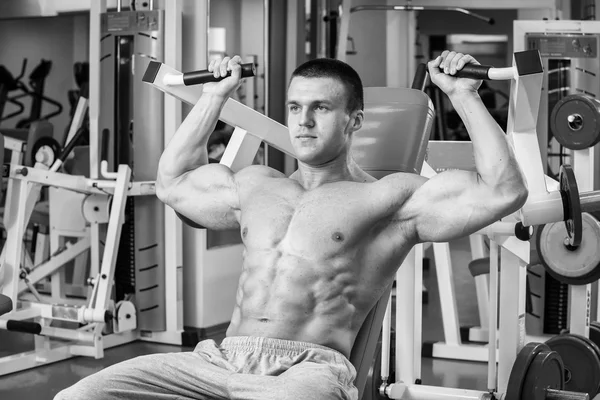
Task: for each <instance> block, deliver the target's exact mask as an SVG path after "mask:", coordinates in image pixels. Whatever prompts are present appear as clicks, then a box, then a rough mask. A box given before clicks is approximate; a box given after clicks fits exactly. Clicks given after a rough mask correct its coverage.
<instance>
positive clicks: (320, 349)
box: [58, 52, 527, 400]
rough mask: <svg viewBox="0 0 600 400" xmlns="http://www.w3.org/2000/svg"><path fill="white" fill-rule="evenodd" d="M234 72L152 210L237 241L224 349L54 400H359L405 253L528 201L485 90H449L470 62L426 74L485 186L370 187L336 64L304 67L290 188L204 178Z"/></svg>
mask: <svg viewBox="0 0 600 400" xmlns="http://www.w3.org/2000/svg"><path fill="white" fill-rule="evenodd" d="M240 61H241V60H240V58H239V57H237V56H236V57H233V58H231V59H229V58H225V59H223V60H222V61H221V62H212V63H211V64H210V66H209V70H211V71H213V72H214V75H215V76H216V77H220V76H225V75H226V74H227V71H228V70H230V71H231V77H227V78H225V79H223V80H222V81H220V82H219V83H215V84H210V85H208V84H207V85H205V87H204V93H203V95H202V96H201V98H200V99H199V100H198V103H197V104H196V105H195V106H194V108H193V110H192V111H191V112H190V114H189V115H188V117H187V118H186V119H185V121H184V122H183V123H182V124H181V127H180V128H179V130H178V131H177V133H176V134H175V136H174V137H173V139H172V140H171V142H170V143H169V145H168V146H167V148H166V149H165V151H164V153H163V155H162V157H161V160H160V165H159V170H158V180H157V195H158V197H159V198H160V199H161V200H162V201H163V202H165V203H166V204H168V205H169V206H171V207H172V208H173V209H174V210H176V211H177V212H179V213H180V214H182V215H184V216H185V217H187V218H189V219H191V220H192V221H194V222H196V223H198V224H200V225H202V226H205V227H208V228H211V229H229V228H239V229H240V230H241V235H242V238H243V242H244V246H245V252H244V264H243V267H242V274H241V277H240V280H239V287H238V291H237V301H236V306H235V309H234V311H233V316H232V318H231V324H230V326H229V328H228V330H227V337H226V338H225V339H224V340H223V342H222V343H221V344H220V345H217V344H216V343H215V342H214V341H212V340H207V341H203V342H201V343H199V344H198V345H197V347H196V349H195V350H194V351H193V352H187V353H173V354H160V355H149V356H143V357H138V358H136V359H133V360H130V361H126V362H123V363H121V364H117V365H115V366H112V367H110V368H107V369H106V370H103V371H101V372H99V373H97V374H95V375H92V376H91V377H87V378H85V379H83V380H82V381H81V382H80V383H78V384H77V385H75V386H74V387H72V388H70V389H68V390H66V391H64V392H63V393H62V394H61V395H59V396H58V398H60V399H109V398H110V399H116V398H127V399H142V398H146V397H148V396H150V397H152V398H157V399H184V398H185V399H188V398H189V399H213V398H218V399H221V398H231V399H278V400H281V399H356V398H357V390H356V387H354V385H353V381H354V378H355V374H356V372H355V370H354V367H353V366H352V364H351V363H350V362H349V361H348V357H349V355H350V351H351V349H352V345H353V343H354V340H355V338H356V335H357V333H358V331H359V328H360V327H361V324H362V323H363V320H364V318H365V317H366V315H367V314H368V312H369V311H370V310H371V308H372V307H373V306H374V304H375V303H376V302H377V300H378V299H379V298H380V295H381V294H382V292H383V291H384V289H385V288H386V287H387V286H388V285H389V284H390V283H391V282H392V280H393V279H394V274H395V272H396V269H397V268H398V266H399V265H400V264H401V263H402V261H403V259H404V258H405V257H406V255H407V253H408V252H409V251H410V249H411V248H412V247H413V246H414V245H415V244H417V243H419V242H440V241H449V240H452V239H454V238H458V237H462V236H465V235H468V234H470V233H472V232H474V231H476V230H478V229H480V228H483V227H484V226H486V225H489V224H491V223H492V222H494V221H497V220H499V219H500V218H502V217H503V216H506V215H508V214H511V213H513V212H514V211H516V210H518V209H519V208H520V207H521V206H522V205H523V203H524V202H525V200H526V197H527V189H526V186H525V182H524V178H523V175H522V173H521V171H520V169H519V167H518V165H517V162H516V161H515V157H514V155H513V152H512V150H511V147H510V146H509V144H508V143H507V140H506V136H505V134H504V132H503V131H502V130H501V129H500V128H499V127H498V125H497V124H496V122H495V121H494V119H493V118H492V117H491V116H490V115H489V113H488V112H487V110H486V108H485V106H484V105H483V104H482V102H481V100H480V98H479V97H478V95H477V88H478V86H479V84H480V82H478V81H474V80H470V79H464V78H460V79H459V78H455V77H453V76H452V75H453V74H455V73H456V71H457V70H460V69H461V68H462V67H463V66H464V65H465V64H466V63H474V62H476V61H475V60H474V59H473V58H472V57H471V56H469V55H462V54H456V53H449V52H444V53H443V54H442V56H440V57H438V58H437V59H435V60H433V61H431V62H430V63H429V71H430V74H431V79H432V81H433V82H434V83H435V84H436V85H437V86H439V87H440V88H441V89H442V90H443V91H444V92H445V93H446V94H447V95H448V96H449V98H450V99H451V101H452V104H453V105H454V107H455V108H456V110H457V112H458V113H459V114H460V116H461V118H462V119H463V121H464V123H465V126H466V127H467V129H468V131H469V134H470V135H471V139H472V141H473V149H474V153H475V154H474V156H475V162H476V166H477V173H474V172H467V171H446V172H443V173H441V174H439V175H437V176H436V177H434V178H432V179H429V180H427V179H424V178H423V177H421V176H418V175H415V174H409V173H396V174H391V175H388V176H386V177H385V178H383V179H380V180H375V179H373V178H372V177H371V176H370V175H368V174H367V173H365V172H364V171H362V170H361V169H360V168H359V167H358V165H357V164H356V163H355V162H354V161H353V159H352V157H351V155H350V147H351V144H352V137H353V133H354V132H355V131H357V130H358V129H360V127H361V125H362V122H363V110H362V109H363V95H362V84H361V81H360V78H359V76H358V75H357V73H356V72H355V71H354V70H353V69H352V68H351V67H350V66H348V65H346V64H344V63H342V62H340V61H336V60H330V59H319V60H313V61H309V62H307V63H305V64H303V65H301V66H300V67H298V68H297V69H296V71H295V72H294V74H293V75H292V78H291V80H290V83H289V87H288V95H287V107H288V127H289V132H290V139H291V141H292V144H293V147H294V151H295V153H296V156H297V158H298V170H297V171H296V172H295V173H294V174H292V175H291V176H290V177H286V176H285V175H284V174H282V173H280V172H278V171H276V170H274V169H271V168H269V167H266V166H262V165H254V166H250V167H247V168H245V169H243V170H241V171H239V172H237V173H233V172H232V171H231V170H230V169H229V168H227V167H226V166H224V165H220V164H208V158H207V151H206V144H207V141H208V136H209V134H210V133H211V132H212V131H213V129H214V127H215V124H216V122H217V118H218V117H219V113H220V111H221V108H222V107H223V105H224V103H225V101H226V100H227V98H228V96H229V95H230V94H231V93H233V91H235V90H236V88H237V87H238V85H239V84H240ZM439 66H443V71H444V72H440V70H439V69H438V67H439Z"/></svg>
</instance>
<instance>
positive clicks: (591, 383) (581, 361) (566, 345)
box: [546, 333, 600, 397]
mask: <svg viewBox="0 0 600 400" xmlns="http://www.w3.org/2000/svg"><path fill="white" fill-rule="evenodd" d="M546 344H547V345H548V347H550V349H552V350H553V351H556V352H557V353H558V354H559V355H560V357H561V358H562V361H563V364H564V367H565V387H564V390H568V391H572V392H583V393H589V394H590V396H591V397H593V396H594V395H596V393H598V389H599V388H600V358H598V354H597V353H596V349H595V348H594V346H593V345H591V341H589V340H586V338H582V337H580V336H577V335H572V334H570V333H566V334H563V335H558V336H554V337H553V338H551V339H549V340H548V341H546Z"/></svg>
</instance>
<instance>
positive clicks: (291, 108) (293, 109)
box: [289, 106, 300, 111]
mask: <svg viewBox="0 0 600 400" xmlns="http://www.w3.org/2000/svg"><path fill="white" fill-rule="evenodd" d="M299 108H300V107H298V106H290V107H289V109H290V111H298V109H299Z"/></svg>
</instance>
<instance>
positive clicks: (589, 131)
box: [550, 94, 600, 150]
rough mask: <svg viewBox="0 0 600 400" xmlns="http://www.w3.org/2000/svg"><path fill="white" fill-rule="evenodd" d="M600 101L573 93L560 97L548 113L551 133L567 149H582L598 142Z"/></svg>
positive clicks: (599, 134) (599, 133) (599, 135)
mask: <svg viewBox="0 0 600 400" xmlns="http://www.w3.org/2000/svg"><path fill="white" fill-rule="evenodd" d="M599 110H600V101H598V100H596V99H592V98H591V97H588V96H584V95H579V94H574V95H570V96H567V97H564V98H563V99H561V100H560V101H559V102H558V103H556V105H555V106H554V108H553V109H552V114H551V115H550V127H551V129H552V134H553V135H554V137H555V138H556V140H557V141H558V143H560V144H562V145H563V146H565V147H566V148H568V149H571V150H583V149H587V148H589V147H592V146H594V145H595V144H597V143H598V142H600V111H599Z"/></svg>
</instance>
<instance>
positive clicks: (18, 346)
mask: <svg viewBox="0 0 600 400" xmlns="http://www.w3.org/2000/svg"><path fill="white" fill-rule="evenodd" d="M452 251H453V253H452V259H453V263H454V280H455V287H456V288H457V292H458V298H457V302H458V306H459V310H460V314H461V317H460V318H461V323H462V324H470V325H472V324H476V323H477V312H476V306H475V302H474V299H475V290H474V286H473V281H472V277H471V276H470V274H469V272H468V269H467V263H468V261H469V252H468V241H466V240H463V241H459V242H457V243H456V244H453V246H452ZM430 252H431V250H429V251H428V252H427V255H429V256H430V257H431V254H430ZM424 280H425V285H426V286H427V287H428V289H429V302H428V304H427V305H425V306H424V308H423V340H424V341H435V340H442V339H443V334H442V327H441V315H440V306H439V304H440V302H439V296H438V292H437V289H436V284H437V283H436V282H437V281H436V276H435V269H434V268H433V265H432V266H431V268H430V270H429V272H426V273H425V275H424ZM216 339H218V338H216ZM31 343H32V338H31V337H30V336H28V335H16V334H13V333H8V332H5V331H0V356H4V355H7V354H10V353H13V352H15V351H18V350H21V351H22V350H26V349H27V348H28V347H30V346H32V344H31ZM187 350H189V349H188V348H181V347H175V346H168V345H160V344H153V343H146V342H135V343H131V344H127V345H123V346H120V347H116V348H112V349H108V350H107V351H106V352H105V357H104V358H103V359H100V360H95V359H90V358H85V357H77V358H73V359H70V360H67V361H63V362H57V363H54V364H51V365H48V366H44V367H39V368H35V369H32V370H28V371H24V372H20V373H15V374H11V375H7V376H3V377H0V400H13V399H15V400H46V399H52V397H53V396H54V395H55V394H56V393H58V392H59V391H60V390H61V389H63V388H65V387H67V386H70V385H71V384H73V383H75V382H77V381H78V380H79V379H81V378H82V377H85V376H87V375H90V374H92V373H94V372H96V371H99V370H101V369H102V368H104V367H106V366H109V365H112V364H114V363H117V362H120V361H122V360H126V359H129V358H132V357H135V356H138V355H143V354H149V353H158V352H173V351H175V352H177V351H187ZM422 370H423V373H422V380H423V384H427V385H434V386H445V387H460V388H463V389H478V390H485V388H486V365H485V364H479V363H469V362H457V361H449V360H439V359H437V360H433V359H423V363H422Z"/></svg>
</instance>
